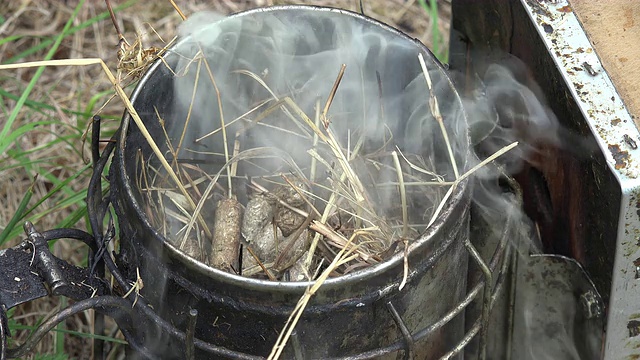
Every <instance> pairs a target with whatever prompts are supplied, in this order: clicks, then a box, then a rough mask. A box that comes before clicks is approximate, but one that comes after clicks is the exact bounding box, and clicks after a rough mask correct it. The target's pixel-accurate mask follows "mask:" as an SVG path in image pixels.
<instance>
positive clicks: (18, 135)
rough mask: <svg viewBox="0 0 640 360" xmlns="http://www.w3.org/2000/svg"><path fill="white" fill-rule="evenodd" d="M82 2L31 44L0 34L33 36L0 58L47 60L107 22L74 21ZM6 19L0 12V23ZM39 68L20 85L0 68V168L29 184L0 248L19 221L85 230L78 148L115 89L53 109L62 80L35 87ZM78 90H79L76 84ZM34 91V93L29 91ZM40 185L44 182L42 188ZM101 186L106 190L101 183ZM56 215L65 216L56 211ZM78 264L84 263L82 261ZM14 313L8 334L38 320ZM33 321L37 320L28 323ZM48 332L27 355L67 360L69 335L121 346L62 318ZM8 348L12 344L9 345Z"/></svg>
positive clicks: (17, 233) (1, 226) (1, 41)
mask: <svg viewBox="0 0 640 360" xmlns="http://www.w3.org/2000/svg"><path fill="white" fill-rule="evenodd" d="M136 1H137V0H129V1H127V2H125V3H122V4H121V5H119V6H117V7H116V8H114V11H116V12H117V11H119V10H122V9H125V8H127V7H130V6H131V5H133V4H134V3H136ZM88 3H89V2H87V1H86V0H81V1H80V2H79V4H78V5H77V6H76V7H75V8H74V10H73V13H72V14H71V15H70V16H69V19H68V20H67V21H66V23H65V25H64V28H63V29H62V30H61V31H59V32H58V33H57V34H56V35H55V36H51V37H39V38H38V39H37V40H38V41H33V40H32V39H29V37H28V36H24V35H19V34H18V35H11V36H8V37H4V38H0V46H2V45H12V43H14V42H15V43H18V42H21V43H24V42H25V41H32V43H33V44H34V45H33V46H31V47H30V48H27V49H26V50H24V51H20V52H18V53H17V54H16V55H14V56H12V57H11V58H8V59H5V60H3V63H5V64H8V63H17V62H23V61H33V60H49V59H52V58H54V56H55V54H56V53H58V52H59V50H60V49H61V46H62V44H63V41H65V40H67V39H69V40H71V37H72V36H73V35H74V34H76V33H78V31H81V30H83V29H87V28H90V27H92V26H94V25H95V24H97V23H98V22H101V21H109V13H108V12H107V11H104V12H102V13H100V14H97V15H96V16H94V17H92V18H90V19H88V20H85V21H82V22H80V21H78V19H79V14H80V12H81V10H82V9H83V7H86V6H90V5H88ZM85 4H86V5H85ZM5 15H6V14H5ZM5 21H6V19H5V17H2V16H0V25H1V24H2V23H4V22H5ZM108 35H109V36H111V35H113V38H114V39H115V38H116V37H115V33H109V34H108ZM110 40H112V39H110ZM67 42H70V41H67ZM114 51H115V48H114ZM44 71H45V68H44V67H42V68H38V69H36V70H35V71H33V72H31V73H29V75H28V76H29V77H28V83H27V84H26V85H22V82H21V81H20V79H16V78H14V76H15V75H14V74H12V73H10V72H9V71H2V72H0V173H2V174H6V175H8V176H7V177H5V179H6V178H9V179H14V180H15V179H17V180H15V181H22V180H21V179H24V182H30V183H31V184H32V186H31V187H28V188H26V187H25V189H26V190H25V189H22V190H18V191H21V192H24V193H23V194H16V195H17V197H18V198H19V199H20V198H21V201H20V204H19V206H18V208H17V209H16V211H15V213H13V216H12V217H11V218H10V219H2V220H0V249H2V248H4V247H6V245H7V244H8V243H15V242H16V241H18V240H19V239H21V238H23V237H24V233H23V230H22V224H23V222H24V221H25V220H29V221H31V222H33V223H34V224H36V226H37V228H38V229H39V230H47V229H48V228H61V227H80V228H85V226H79V223H80V222H81V221H82V220H83V219H85V220H86V216H87V205H86V202H85V200H86V186H85V185H86V183H87V182H88V178H89V177H90V175H91V171H92V166H91V164H85V163H83V158H85V159H88V158H89V157H90V155H91V154H90V151H86V150H85V151H84V152H83V151H82V148H83V146H85V141H84V138H83V134H84V133H85V130H86V128H87V125H88V123H89V122H90V121H91V118H92V116H93V115H94V114H95V113H96V111H98V110H99V108H100V106H102V105H103V104H104V103H105V102H106V101H107V100H108V99H109V98H110V97H112V96H113V94H114V91H113V90H112V88H111V87H108V88H106V90H104V91H99V92H97V93H95V94H94V95H93V96H91V97H90V99H89V100H88V101H87V100H86V99H87V98H88V96H87V95H86V94H84V93H78V96H77V101H75V103H74V100H73V99H71V101H69V99H67V101H65V102H64V104H65V105H57V106H53V105H50V103H51V100H50V99H52V98H53V99H56V96H57V94H59V93H61V91H67V90H61V91H59V90H58V88H59V87H60V86H59V85H60V83H61V82H63V81H65V80H64V79H60V80H59V81H55V82H50V83H48V84H42V76H43V73H44ZM9 86H10V87H11V88H16V87H17V88H19V89H20V90H19V92H17V93H16V92H15V91H14V90H12V91H9V90H8V88H9ZM82 90H83V91H84V90H85V89H84V88H82ZM34 94H39V95H38V96H34ZM9 103H13V104H14V106H13V107H12V108H9V107H8V105H7V104H9ZM69 104H71V105H69ZM61 117H64V118H65V119H62V118H61ZM103 118H104V119H105V120H116V119H117V120H119V118H120V115H119V114H117V115H110V116H109V115H107V116H103ZM66 119H68V120H70V121H67V120H66ZM111 124H112V125H111V126H103V129H104V130H105V131H103V133H102V137H103V138H104V137H108V136H110V135H112V134H113V132H114V131H115V129H114V126H113V124H116V123H115V122H111ZM43 137H46V138H47V139H48V140H47V141H46V142H43V143H38V144H32V143H31V142H28V143H29V144H28V145H27V146H25V145H24V144H25V141H24V139H31V138H33V139H39V138H43ZM85 147H86V146H85ZM36 183H38V184H39V185H40V188H39V191H35V190H34V186H33V184H36ZM43 183H44V184H47V187H46V189H45V190H44V191H43V187H42V184H43ZM103 185H105V186H104V187H106V183H105V184H103ZM12 211H13V209H12ZM60 213H64V214H66V215H65V216H60V215H59V214H60ZM50 216H54V217H57V218H58V219H57V220H56V221H55V223H53V224H52V223H51V221H50V220H48V217H50ZM45 220H47V221H46V222H48V223H49V224H52V225H47V226H38V223H39V222H45ZM3 245H4V246H3ZM81 251H82V252H83V253H84V252H85V249H84V248H83V249H81ZM68 255H69V254H65V255H63V256H61V257H62V258H65V259H68V257H69V256H68ZM83 259H84V258H83ZM84 261H85V262H86V259H84ZM78 262H80V263H78ZM81 262H82V261H76V263H75V265H80V266H82V265H83V264H82V263H81ZM58 304H59V306H60V307H61V308H64V307H66V306H67V299H66V298H60V299H59V303H58ZM15 310H16V309H15V308H14V309H11V310H10V311H9V312H8V316H9V328H10V329H11V330H12V332H15V331H17V330H34V329H35V328H36V327H37V325H38V323H39V322H41V321H42V320H43V319H44V318H42V317H40V318H36V317H35V315H34V317H30V318H28V319H22V320H20V321H17V320H15V319H14V318H13V317H14V314H16V311H15ZM22 315H24V314H22ZM36 320H37V321H36ZM34 321H36V323H35V325H33V326H32V324H33V323H34ZM27 323H28V325H27ZM52 333H53V334H54V341H53V346H52V347H51V348H49V349H48V354H36V355H34V357H33V358H34V359H42V360H45V359H48V360H54V359H56V360H57V359H60V360H62V359H68V358H69V354H67V353H66V351H65V344H66V343H67V342H68V341H69V339H70V337H82V338H91V339H101V340H104V341H107V342H112V343H116V344H124V343H126V342H124V341H122V340H119V339H114V338H111V337H107V336H99V335H95V334H91V333H85V332H79V331H74V330H71V329H69V328H67V327H66V325H65V323H64V322H63V323H61V324H59V325H58V326H56V328H54V329H53V330H52ZM14 335H15V334H14ZM10 341H11V340H10ZM15 345H16V344H15V343H12V345H11V346H15ZM67 347H68V346H67Z"/></svg>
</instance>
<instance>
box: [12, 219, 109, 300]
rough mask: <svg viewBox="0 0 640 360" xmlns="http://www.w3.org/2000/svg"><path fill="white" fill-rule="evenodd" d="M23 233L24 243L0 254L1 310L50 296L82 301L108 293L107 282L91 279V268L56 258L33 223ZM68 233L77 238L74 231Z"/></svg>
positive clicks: (27, 224)
mask: <svg viewBox="0 0 640 360" xmlns="http://www.w3.org/2000/svg"><path fill="white" fill-rule="evenodd" d="M25 232H26V234H27V235H28V239H27V240H25V241H23V242H22V243H20V244H19V245H18V246H16V247H14V248H11V249H6V250H2V251H0V269H2V271H0V306H2V308H3V309H4V310H8V309H11V308H12V307H14V306H16V305H19V304H22V303H25V302H28V301H31V300H35V299H38V298H41V297H44V296H47V295H49V294H52V295H62V296H67V297H69V298H71V299H74V300H81V299H86V298H89V297H91V296H92V295H103V294H107V293H108V290H107V283H106V280H104V279H98V278H96V277H95V276H93V274H91V271H90V269H88V268H79V267H77V266H74V265H71V264H69V263H67V262H66V261H64V260H62V259H59V258H57V257H55V256H54V255H53V254H52V253H51V252H50V251H49V245H48V243H47V238H45V236H43V233H40V232H38V231H37V230H36V229H35V227H34V226H33V224H31V223H30V222H27V223H26V224H25ZM48 233H49V234H59V233H60V232H59V231H56V230H53V231H50V232H48ZM45 234H47V232H45ZM67 234H69V235H71V236H74V235H76V233H75V232H73V230H71V232H70V233H67Z"/></svg>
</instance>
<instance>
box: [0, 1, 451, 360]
mask: <svg viewBox="0 0 640 360" xmlns="http://www.w3.org/2000/svg"><path fill="white" fill-rule="evenodd" d="M78 2H79V0H65V1H61V0H60V1H59V0H0V40H2V39H5V40H4V41H0V63H6V62H8V61H14V59H15V58H16V57H17V58H18V60H17V61H18V62H24V61H35V60H42V59H44V57H45V55H46V53H47V51H48V49H49V47H50V46H44V47H43V48H42V49H37V47H38V46H39V45H41V44H46V42H47V41H48V40H50V39H54V38H55V37H56V36H57V35H58V34H60V33H61V31H62V29H63V27H64V25H65V23H66V22H67V21H68V19H69V18H70V17H71V15H72V12H73V10H74V8H75V7H76V6H77V5H78ZM175 2H176V3H177V5H178V6H179V7H180V8H181V10H182V11H183V12H184V13H185V14H186V15H187V16H189V15H191V14H193V13H195V12H198V11H202V10H214V11H217V12H220V13H223V14H228V13H233V12H238V11H242V10H245V9H248V8H254V7H259V6H268V5H281V4H293V3H303V4H312V5H322V6H331V7H338V8H344V9H348V10H353V11H355V10H357V3H358V0H317V1H311V0H309V1H289V0H210V1H195V0H175ZM428 2H429V1H428V0H427V3H428ZM125 3H126V2H125V1H124V0H112V5H113V6H114V7H117V6H120V5H123V4H125ZM362 3H363V5H364V13H365V14H366V15H368V16H371V17H373V18H376V19H378V20H381V21H383V22H385V23H387V24H390V25H392V26H394V27H396V28H398V29H400V30H402V31H404V32H406V33H408V34H409V35H411V36H412V37H415V38H417V39H419V40H420V41H422V42H423V43H425V44H426V45H427V46H429V47H431V46H432V45H433V44H432V39H433V33H432V29H433V27H432V19H430V18H429V16H428V14H427V12H425V10H424V9H422V8H421V7H420V5H419V2H418V1H416V0H407V1H405V0H362ZM450 9H451V6H450V0H439V1H438V10H439V20H438V29H439V33H440V34H441V37H440V41H439V44H438V45H439V47H440V48H441V49H444V48H446V44H448V36H449V35H448V34H449V18H450V11H451V10H450ZM105 10H106V6H105V3H104V2H103V1H97V0H91V1H87V2H86V3H85V4H84V5H83V7H82V8H81V9H80V13H79V15H78V16H77V17H76V18H75V19H74V22H73V24H72V25H73V26H77V25H81V24H83V23H84V22H85V21H87V20H89V19H92V18H95V17H96V16H98V15H99V14H101V13H103V12H105ZM116 17H117V21H118V23H119V24H120V27H121V29H122V31H123V33H124V36H125V37H126V38H127V39H128V40H129V41H130V42H132V41H133V40H134V39H135V38H136V36H139V37H140V39H141V40H142V42H143V44H144V46H145V47H148V46H157V47H163V41H162V40H161V39H163V40H164V41H168V40H169V39H171V38H172V37H173V35H174V34H175V33H176V28H177V26H178V25H179V23H180V22H181V18H180V17H179V16H178V14H177V13H176V11H175V10H174V9H173V7H172V6H171V4H170V2H169V1H137V3H135V4H133V5H132V6H129V7H127V8H125V9H123V10H121V11H118V12H117V13H116ZM117 44H118V38H117V35H116V32H115V31H114V27H113V24H112V23H111V20H110V19H109V17H104V18H103V19H102V20H100V21H97V22H95V23H92V24H90V25H89V26H87V27H85V28H84V29H82V30H79V31H77V32H75V33H74V34H73V35H70V36H68V37H66V38H65V39H64V40H63V41H62V43H61V46H60V48H59V49H58V51H57V52H56V53H55V54H54V55H53V59H68V58H90V57H99V58H102V59H103V60H104V61H105V62H106V63H107V65H108V66H109V67H110V68H111V69H112V71H114V72H115V68H116V64H117V57H116V50H117ZM34 48H35V49H36V51H34V52H32V53H30V54H29V55H26V56H24V54H22V53H23V52H24V51H31V50H32V49H34ZM34 73H35V69H19V70H11V71H2V72H0V89H2V90H3V91H4V92H6V93H9V94H13V95H14V98H16V97H18V96H20V94H21V93H22V91H23V90H24V89H25V87H26V86H27V84H28V83H29V81H30V80H31V78H32V77H33V75H34ZM110 89H111V85H110V83H109V82H108V80H107V77H106V76H105V75H104V73H103V72H102V70H101V69H100V68H99V67H98V66H91V67H60V68H48V69H46V70H45V72H44V74H43V75H42V77H41V78H40V79H39V81H38V83H37V84H36V86H35V87H34V89H33V91H32V92H31V95H30V96H29V99H30V100H32V101H36V102H38V103H41V104H47V105H49V106H50V108H47V109H41V110H40V111H38V109H37V107H29V106H27V107H25V108H24V109H23V110H22V112H21V113H20V114H19V116H18V117H17V119H16V122H15V124H14V126H13V128H14V129H15V128H18V127H20V126H21V125H24V124H28V123H35V122H37V121H46V120H50V119H52V118H54V119H56V123H55V124H49V125H43V126H41V127H39V128H37V129H34V130H33V131H30V132H28V133H26V134H24V135H22V136H21V137H20V138H19V139H18V141H17V142H16V144H15V145H14V146H12V147H10V148H9V150H8V151H7V153H5V154H0V182H1V183H2V186H0V230H2V229H3V228H4V226H5V224H7V222H8V221H9V220H10V219H11V217H12V216H13V214H14V213H15V212H16V209H17V208H18V205H19V203H20V201H21V200H22V198H23V196H24V194H25V193H26V192H27V189H28V187H29V186H30V185H31V184H32V182H33V175H34V174H33V173H30V171H33V168H32V167H25V166H23V165H22V164H24V162H27V163H31V164H33V166H34V167H37V170H38V172H39V173H40V174H43V175H45V176H40V177H39V178H38V179H37V180H36V181H35V185H34V195H33V199H32V201H31V203H32V204H34V203H35V202H37V201H38V200H39V199H40V198H42V197H43V196H45V194H47V193H48V192H50V191H51V190H52V189H53V188H54V187H55V184H56V183H57V182H60V181H62V180H65V179H67V178H68V177H69V176H72V175H73V174H76V173H78V172H79V171H80V170H81V169H82V168H83V167H85V166H86V164H88V161H89V154H90V152H89V151H88V146H87V145H86V144H84V143H83V141H82V139H81V138H80V136H79V133H81V132H82V131H84V130H85V129H86V125H87V123H88V122H89V119H90V118H91V116H92V115H94V114H95V113H97V112H99V113H100V114H101V115H102V116H103V117H105V118H106V120H105V125H104V129H105V133H108V132H110V131H111V132H113V131H114V130H115V129H116V128H117V126H118V123H119V118H120V116H121V115H122V111H123V106H122V104H121V103H120V102H119V101H118V100H117V99H115V100H112V101H111V102H109V103H108V104H107V105H106V106H105V107H104V108H103V109H102V110H100V107H101V106H102V105H103V104H105V102H106V101H107V100H108V99H109V96H110V95H109V94H110V92H109V91H110ZM127 90H128V91H129V92H130V91H131V90H132V88H131V87H129V88H128V89H127ZM0 100H1V101H0V106H2V107H3V109H0V110H3V111H0V129H1V128H2V127H4V125H5V123H6V122H7V120H8V114H10V113H11V111H12V110H13V108H14V107H15V106H16V100H15V99H12V98H10V97H8V96H0ZM93 103H95V106H94V107H91V106H89V105H90V104H93ZM69 109H71V110H73V111H74V112H69V111H66V110H69ZM59 139H67V140H68V141H59ZM12 151H13V152H16V151H22V152H24V154H25V155H24V156H23V157H22V160H18V159H16V158H15V157H14V156H10V154H11V152H12ZM89 175H90V174H89V172H88V171H84V172H83V173H82V174H81V175H80V176H78V178H77V179H74V180H73V181H72V182H70V183H69V184H68V185H67V186H66V187H65V190H64V191H61V192H60V194H59V195H55V196H52V197H50V198H49V199H48V200H46V201H44V202H43V203H42V204H41V205H39V206H38V208H37V209H36V212H35V213H37V214H38V215H39V216H38V217H37V218H35V219H34V223H35V225H36V226H37V227H38V228H39V229H42V230H44V229H50V228H52V227H55V226H56V224H59V223H60V222H61V221H63V220H64V219H65V218H66V217H67V216H69V215H70V214H71V213H72V212H73V211H74V210H75V209H76V208H77V207H79V206H81V205H82V204H81V203H79V202H75V203H72V204H70V205H68V206H66V205H65V202H64V201H65V199H68V198H69V197H70V196H71V195H72V194H73V193H74V192H78V193H80V192H83V191H84V189H85V188H86V186H87V183H88V176H89ZM76 226H77V227H80V228H84V223H83V221H82V220H81V221H80V222H79V223H78V224H77V225H76ZM19 240H20V239H19V238H16V239H13V241H12V242H11V243H10V244H8V245H7V244H5V245H4V246H3V247H6V246H9V245H12V244H15V243H16V242H17V241H19ZM54 252H55V254H56V255H58V256H60V257H62V258H64V259H67V260H69V261H70V262H73V263H75V264H81V263H82V259H83V257H85V256H86V250H85V248H84V247H83V246H79V245H77V244H76V243H69V242H65V241H60V242H57V243H56V245H55V249H54ZM65 304H66V301H61V300H60V299H57V298H47V299H42V300H40V301H35V302H31V303H29V304H25V305H23V306H20V307H19V308H18V309H17V310H16V311H15V313H14V314H13V320H12V321H15V323H17V324H20V325H34V324H36V323H37V322H38V321H39V320H41V319H42V318H43V317H47V316H48V315H50V314H52V313H54V312H56V311H58V310H59V309H60V308H61V307H64V306H65ZM92 325H93V321H92V314H91V312H86V313H84V314H81V315H78V316H75V317H73V318H71V319H69V320H68V321H67V322H66V323H65V324H64V328H65V329H67V330H72V331H79V332H85V333H90V332H91V331H92ZM110 331H111V333H107V334H106V335H109V336H114V337H118V336H120V335H118V334H117V332H116V331H115V329H113V326H112V327H111V330H110ZM12 335H13V344H14V345H15V344H19V343H21V342H22V341H24V340H25V339H26V336H27V335H28V331H23V330H19V331H13V332H12ZM61 342H62V343H61ZM91 346H92V342H91V340H90V339H87V338H82V337H79V336H70V335H64V336H57V335H56V332H51V333H50V334H49V335H47V336H45V338H44V339H43V341H41V342H40V344H39V345H38V346H37V348H36V350H35V353H37V354H61V353H62V354H66V356H67V357H68V358H78V359H88V358H90V354H91ZM122 356H123V352H122V351H121V348H115V349H113V351H111V353H110V357H109V358H112V359H117V358H122ZM29 358H42V357H39V356H37V355H31V356H30V357H29ZM47 358H48V359H53V358H55V359H58V358H59V357H47ZM61 358H65V357H61Z"/></svg>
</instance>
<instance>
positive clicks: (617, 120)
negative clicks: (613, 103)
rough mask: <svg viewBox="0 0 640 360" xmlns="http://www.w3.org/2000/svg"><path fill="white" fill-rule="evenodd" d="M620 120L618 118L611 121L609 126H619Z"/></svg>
mask: <svg viewBox="0 0 640 360" xmlns="http://www.w3.org/2000/svg"><path fill="white" fill-rule="evenodd" d="M621 121H622V120H621V119H620V118H615V119H613V120H611V125H613V126H616V125H618V124H620V122H621Z"/></svg>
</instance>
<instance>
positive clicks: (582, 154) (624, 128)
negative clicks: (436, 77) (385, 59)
mask: <svg viewBox="0 0 640 360" xmlns="http://www.w3.org/2000/svg"><path fill="white" fill-rule="evenodd" d="M452 9H453V10H452V11H453V24H452V28H453V29H454V30H453V31H452V36H451V39H452V44H451V53H450V54H451V63H452V64H451V65H452V68H453V69H457V70H459V71H463V72H465V73H466V74H467V78H469V77H470V76H473V75H470V74H473V73H474V71H478V70H479V69H482V63H483V62H485V63H486V62H490V61H492V60H495V57H493V58H491V57H490V56H487V54H492V55H495V54H496V52H498V53H499V54H502V55H500V56H502V57H504V54H513V55H515V56H517V57H518V58H520V59H521V60H522V61H523V62H524V63H526V64H527V66H528V67H529V68H530V70H531V71H530V72H531V74H530V76H532V77H533V79H534V80H535V81H536V82H537V83H538V84H540V88H541V89H542V91H543V92H544V94H545V96H546V98H547V99H548V102H549V105H550V107H551V108H552V109H553V111H554V113H555V114H556V115H557V117H558V119H559V121H560V123H561V124H562V125H563V126H564V127H565V128H566V129H568V130H570V131H571V132H572V133H573V134H578V135H579V136H581V137H583V140H584V141H582V146H580V147H577V146H575V144H571V143H568V144H567V143H565V146H564V147H563V148H555V149H554V148H550V147H547V148H543V149H542V151H541V154H542V155H541V156H539V157H538V158H537V159H535V160H537V161H536V163H534V164H530V167H532V168H533V169H534V171H538V172H539V173H540V174H542V177H541V178H542V180H543V182H542V183H543V184H544V183H545V182H546V184H544V185H545V186H546V188H547V189H548V193H549V198H550V199H549V200H550V203H551V206H550V209H546V210H550V214H551V216H550V218H551V219H553V221H552V223H551V224H548V225H545V224H544V222H543V221H541V220H542V218H541V217H538V218H535V217H534V219H533V220H534V221H538V223H539V225H542V226H541V234H542V235H543V238H546V239H543V240H546V241H547V244H551V245H550V246H549V248H551V249H552V250H553V251H556V252H559V253H564V254H566V255H568V256H572V257H574V258H576V259H577V260H578V261H579V262H580V263H581V264H582V265H583V266H584V268H585V270H586V271H587V272H588V273H589V274H590V275H591V276H592V278H593V281H594V283H595V285H596V287H597V289H598V290H599V291H600V293H601V294H602V296H603V298H604V300H605V304H606V309H607V315H608V319H607V331H606V343H605V347H604V351H603V354H604V358H605V359H619V358H631V357H633V356H638V355H640V350H638V349H639V348H640V336H638V334H637V332H636V331H633V329H635V326H634V325H633V324H634V321H636V319H637V318H638V315H639V314H640V308H639V305H638V303H637V301H636V300H635V299H638V298H640V287H639V286H638V280H637V279H636V268H637V267H636V265H635V264H634V261H635V262H636V263H638V261H637V259H639V258H640V247H639V241H638V239H640V212H639V211H638V209H639V208H640V206H638V204H639V201H640V191H639V190H638V188H639V185H640V183H639V182H638V175H639V174H640V167H639V166H638V159H639V156H640V153H639V152H638V151H639V150H638V146H637V142H638V141H639V139H640V134H639V133H638V130H637V129H636V127H635V125H634V122H633V120H632V118H631V116H630V115H629V113H628V111H627V109H626V108H625V106H624V104H623V102H622V100H621V99H620V96H619V95H618V93H617V91H616V89H615V86H614V84H613V83H612V82H611V80H610V78H609V76H608V75H607V73H606V71H605V70H604V69H603V67H602V64H601V62H600V60H599V59H598V56H597V44H596V45H595V46H596V48H595V49H594V47H593V46H592V44H591V43H590V42H589V40H588V38H587V36H586V35H585V33H584V31H583V29H582V27H581V26H580V23H579V22H578V20H577V19H576V16H575V14H573V12H572V11H571V6H570V4H569V3H568V2H567V1H554V2H546V1H538V0H493V1H485V2H481V3H480V2H474V1H465V0H458V1H454V2H453V7H452ZM569 139H571V137H569ZM577 148H578V149H580V150H578V151H576V150H575V149H577ZM523 175H524V176H521V177H520V178H519V180H523V179H524V182H527V181H532V179H533V178H535V176H531V175H529V174H527V173H526V171H525V172H524V174H523ZM539 178H540V177H539ZM538 183H540V182H538ZM523 186H524V187H525V208H526V207H528V206H530V204H531V203H532V202H534V203H535V202H537V201H536V200H535V199H531V197H529V199H527V193H532V191H531V188H530V189H529V190H528V191H527V189H526V187H527V186H526V184H524V185H523ZM535 186H537V185H534V186H532V187H535ZM527 203H528V204H527ZM531 213H532V212H531V211H529V214H530V215H531Z"/></svg>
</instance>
